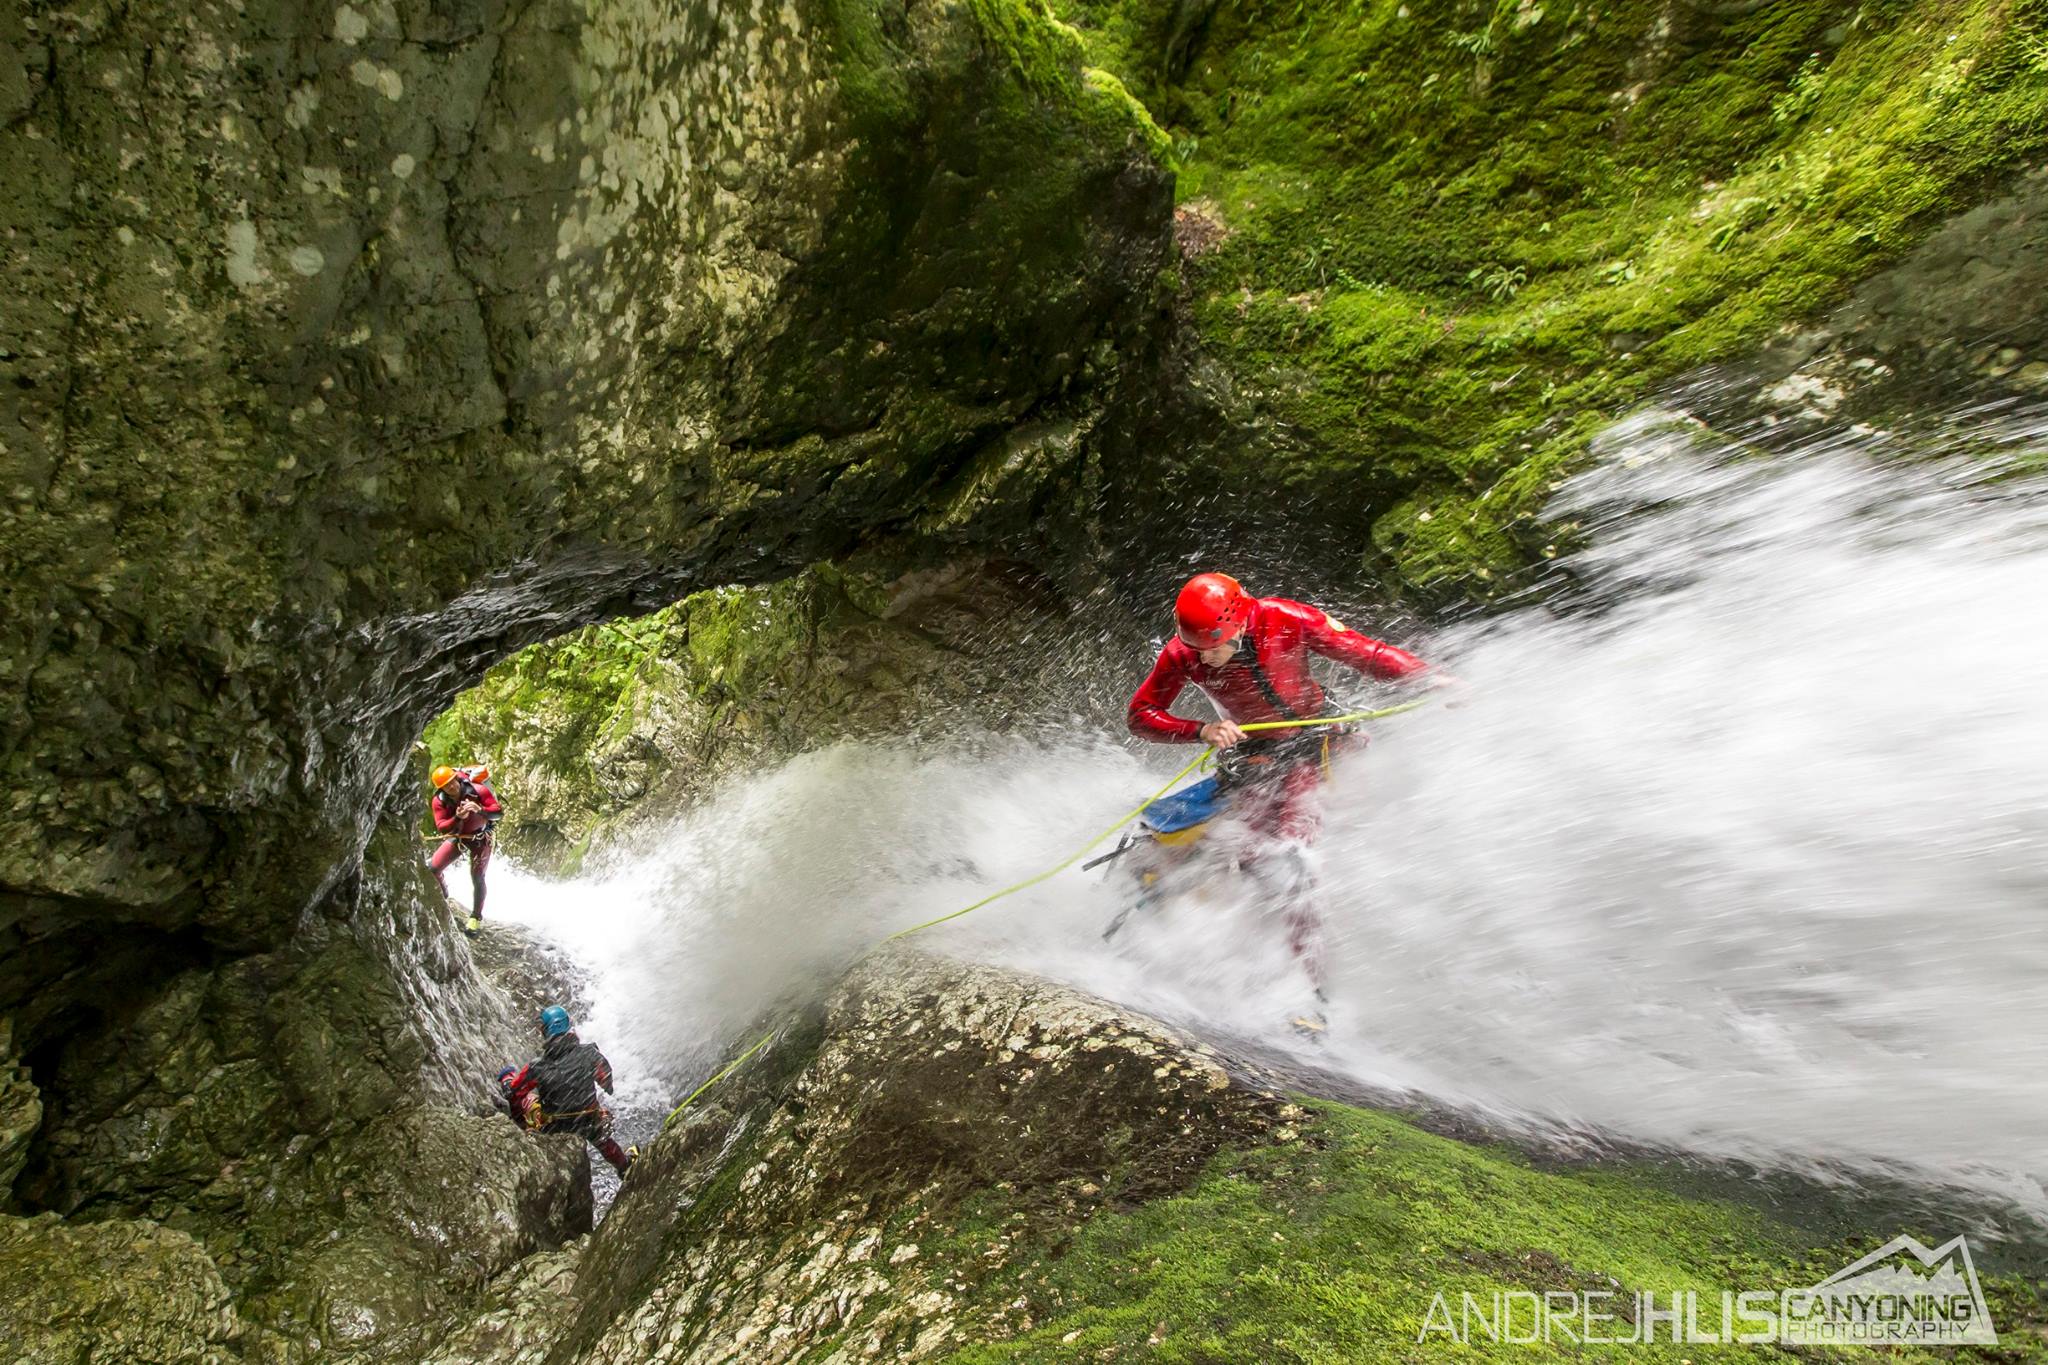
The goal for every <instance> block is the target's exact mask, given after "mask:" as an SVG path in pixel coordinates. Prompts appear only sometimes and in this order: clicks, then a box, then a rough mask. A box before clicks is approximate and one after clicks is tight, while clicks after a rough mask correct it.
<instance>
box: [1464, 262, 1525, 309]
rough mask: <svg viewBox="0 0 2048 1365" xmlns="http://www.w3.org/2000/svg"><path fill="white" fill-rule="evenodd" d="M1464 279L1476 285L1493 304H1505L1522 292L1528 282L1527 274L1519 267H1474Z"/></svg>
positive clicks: (1497, 265) (1496, 265)
mask: <svg viewBox="0 0 2048 1365" xmlns="http://www.w3.org/2000/svg"><path fill="white" fill-rule="evenodd" d="M1465 278H1466V279H1467V280H1468V281H1470V282H1472V283H1474V284H1477V285H1478V286H1479V287H1480V288H1481V289H1482V290H1484V291H1485V292H1486V296H1487V297H1488V298H1490V299H1492V300H1493V301H1494V302H1495V303H1506V302H1507V301H1508V300H1509V299H1511V298H1513V297H1514V296H1515V295H1517V294H1519V293H1521V292H1522V286H1523V285H1525V284H1527V283H1528V282H1529V272H1528V271H1526V270H1524V269H1523V268H1522V267H1521V266H1513V267H1509V266H1505V265H1500V264H1494V265H1475V266H1473V267H1472V269H1471V270H1470V271H1468V272H1466V275H1465Z"/></svg>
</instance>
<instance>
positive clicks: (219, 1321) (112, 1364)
mask: <svg viewBox="0 0 2048 1365" xmlns="http://www.w3.org/2000/svg"><path fill="white" fill-rule="evenodd" d="M0 1303H4V1304H5V1305H6V1306H7V1309H8V1311H7V1312H6V1313H0V1355H4V1356H6V1358H7V1359H8V1360H12V1361H19V1362H22V1365H74V1363H75V1362H78V1361H92V1362H94V1363H95V1365H158V1363H159V1362H163V1361H173V1360H175V1361H183V1362H191V1365H227V1362H230V1361H237V1360H242V1359H245V1358H248V1357H245V1356H244V1355H243V1354H242V1351H241V1347H242V1346H243V1345H244V1344H246V1343H247V1342H248V1341H249V1339H250V1338H249V1333H248V1331H247V1328H246V1327H245V1325H244V1324H243V1323H242V1322H241V1321H240V1319H238V1318H237V1317H236V1316H235V1311H234V1308H233V1306H232V1305H231V1303H230V1302H229V1298H228V1290H227V1286H226V1285H225V1284H223V1283H222V1282H221V1278H220V1274H219V1272H218V1271H216V1270H215V1269H214V1266H213V1263H212V1262H211V1261H209V1260H208V1259H207V1256H206V1253H205V1251H203V1250H202V1249H201V1248H200V1247H199V1245H198V1244H197V1243H196V1242H194V1241H193V1240H192V1239H191V1238H190V1237H187V1236H186V1235H185V1234H184V1233H182V1232H173V1231H171V1230H170V1229H169V1228H163V1227H158V1226H157V1225H156V1224H154V1223H130V1222H112V1223H87V1224H78V1225H67V1224H65V1223H63V1222H61V1221H59V1220H58V1219H56V1218H54V1217H51V1216H48V1215H45V1216H43V1217H41V1218H8V1217H4V1216H0Z"/></svg>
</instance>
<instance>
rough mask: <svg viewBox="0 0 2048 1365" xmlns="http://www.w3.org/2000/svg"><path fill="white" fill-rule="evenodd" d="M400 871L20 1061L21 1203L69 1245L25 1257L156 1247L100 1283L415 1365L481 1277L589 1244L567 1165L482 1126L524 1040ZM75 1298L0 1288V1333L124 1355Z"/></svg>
mask: <svg viewBox="0 0 2048 1365" xmlns="http://www.w3.org/2000/svg"><path fill="white" fill-rule="evenodd" d="M415 859H416V853H415V851H414V846H413V845H412V844H411V843H410V841H409V840H407V839H405V838H404V837H402V836H400V837H386V838H385V839H383V840H381V841H380V842H379V843H378V845H377V846H376V847H375V848H373V850H372V853H371V857H370V860H369V863H368V872H369V875H367V876H366V877H365V878H364V882H363V885H361V886H360V887H356V888H353V889H352V890H351V891H350V892H349V893H348V894H346V895H344V896H340V897H338V898H337V899H336V901H335V902H334V903H333V904H331V905H329V906H328V907H326V909H327V911H328V913H326V914H320V915H316V916H313V917H309V918H308V920H307V921H306V922H304V923H303V924H302V925H301V926H300V931H299V934H298V935H297V937H295V938H294V940H293V941H292V942H291V943H290V944H289V945H287V946H286V947H284V948H281V949H279V950H278V951H276V952H273V953H266V954H255V955H251V956H246V957H240V958H233V959H229V960H227V961H225V962H221V963H215V964H210V965H209V964H193V965H189V966H186V967H185V968H184V969H182V970H179V971H177V972H175V973H173V974H172V975H170V976H169V977H168V978H167V979H165V980H163V981H161V982H157V983H154V984H145V983H140V982H138V983H135V984H134V985H132V986H131V987H130V989H129V990H128V991H127V993H126V994H125V995H123V996H121V997H119V998H114V999H109V1000H106V1001H103V1002H101V1012H99V1013H96V1014H94V1015H91V1016H87V1017H79V1016H75V1017H72V1018H70V1019H69V1020H68V1021H67V1022H68V1023H69V1024H70V1025H71V1027H70V1028H69V1029H68V1030H67V1033H68V1037H67V1039H66V1041H64V1042H63V1043H61V1044H46V1045H45V1046H44V1048H43V1049H42V1050H41V1051H40V1052H39V1053H38V1055H37V1059H36V1068H37V1072H38V1075H39V1076H40V1077H41V1078H42V1080H43V1082H44V1085H45V1086H46V1090H45V1092H44V1094H43V1096H42V1103H43V1105H44V1112H43V1115H42V1122H41V1124H40V1125H39V1126H37V1127H35V1130H34V1134H33V1138H32V1140H30V1141H29V1142H28V1143H27V1145H26V1148H25V1151H17V1152H16V1153H15V1159H16V1160H17V1161H20V1162H21V1163H22V1169H21V1174H20V1176H19V1178H18V1179H16V1180H15V1182H14V1197H15V1200H16V1202H17V1203H18V1204H20V1205H23V1206H26V1207H28V1208H32V1209H42V1210H50V1211H52V1212H55V1213H59V1214H66V1215H70V1216H71V1222H70V1223H69V1224H68V1225H53V1224H50V1223H49V1221H48V1220H47V1219H44V1220H38V1221H36V1222H35V1223H34V1224H33V1225H32V1226H30V1227H29V1228H27V1229H17V1232H19V1233H20V1235H21V1236H22V1237H23V1238H28V1237H30V1235H31V1233H33V1239H34V1241H35V1242H36V1243H37V1244H38V1245H40V1244H42V1243H45V1242H49V1243H51V1245H52V1246H54V1247H55V1248H56V1250H53V1251H49V1252H48V1253H47V1254H50V1255H60V1254H61V1255H70V1254H72V1251H73V1250H74V1249H76V1248H81V1247H83V1248H86V1249H85V1250H77V1254H78V1255H80V1256H84V1255H87V1254H88V1252H89V1250H90V1247H91V1246H92V1245H96V1244H93V1243H90V1242H78V1241H76V1239H75V1238H73V1234H72V1233H71V1232H69V1231H66V1230H65V1229H66V1228H70V1229H84V1228H86V1227H87V1226H88V1223H87V1220H92V1222H91V1223H90V1226H92V1227H110V1228H113V1227H118V1228H131V1229H132V1228H136V1227H141V1228H145V1229H147V1228H153V1227H156V1226H158V1225H162V1227H164V1228H167V1229H172V1230H175V1232H176V1233H177V1237H178V1239H181V1240H177V1241H176V1247H175V1248H174V1250H175V1255H172V1254H171V1253H170V1252H166V1251H164V1250H163V1246H161V1245H159V1243H160V1242H161V1239H160V1238H157V1237H156V1234H155V1233H150V1234H149V1238H151V1239H155V1240H151V1241H150V1242H149V1245H148V1247H146V1248H144V1249H145V1250H147V1251H148V1255H147V1256H146V1257H141V1259H135V1258H131V1259H130V1260H129V1261H122V1262H121V1263H120V1264H119V1265H118V1266H117V1267H116V1269H115V1271H114V1272H113V1273H118V1274H125V1273H129V1272H130V1271H133V1273H135V1274H137V1275H140V1276H144V1277H146V1278H148V1280H149V1283H150V1284H151V1285H152V1286H160V1287H162V1288H163V1292H165V1293H171V1292H172V1289H173V1287H174V1286H175V1285H176V1284H188V1285H192V1284H202V1282H203V1285H212V1284H215V1283H218V1284H219V1285H222V1286H224V1291H223V1292H224V1293H225V1294H227V1295H229V1296H231V1299H232V1304H233V1316H234V1317H235V1320H236V1321H237V1322H238V1323H239V1324H241V1326H242V1327H246V1328H247V1330H248V1331H249V1332H251V1333H255V1334H257V1336H258V1337H260V1338H261V1339H262V1340H265V1341H273V1340H274V1341H275V1342H278V1343H283V1344H285V1345H289V1346H291V1347H292V1348H293V1349H301V1348H303V1349H313V1348H312V1346H311V1343H316V1342H317V1343H322V1345H321V1346H320V1348H319V1349H321V1350H323V1351H325V1352H326V1353H327V1354H328V1355H335V1354H340V1355H342V1356H343V1357H344V1358H348V1357H357V1358H364V1359H409V1358H412V1357H413V1356H415V1355H416V1354H417V1352H418V1350H419V1349H420V1347H421V1344H422V1341H423V1339H424V1338H423V1334H425V1333H428V1332H430V1331H431V1332H435V1333H437V1332H438V1331H439V1330H440V1324H441V1322H442V1320H443V1319H444V1318H445V1317H446V1316H447V1315H448V1314H449V1313H450V1312H452V1311H455V1308H456V1305H458V1304H460V1303H462V1302H463V1301H464V1300H465V1299H466V1298H467V1297H469V1296H471V1295H473V1294H475V1293H477V1292H479V1291H480V1290H481V1289H482V1288H483V1286H484V1284H485V1283H486V1282H487V1281H488V1280H490V1279H491V1278H492V1277H493V1276H495V1275H497V1274H499V1273H501V1272H503V1271H504V1270H506V1269H507V1268H509V1267H511V1266H512V1265H513V1264H515V1263H516V1262H518V1261H519V1260H520V1259H521V1258H522V1257H526V1256H529V1255H532V1254H534V1253H536V1252H541V1251H545V1250H549V1249H552V1248H555V1247H558V1246H560V1245H562V1244H563V1243H564V1242H567V1241H569V1240H570V1239H573V1238H575V1237H577V1236H579V1235H581V1234H582V1233H584V1232H587V1231H588V1230H589V1228H590V1225H591V1216H592V1209H591V1195H590V1168H589V1158H588V1155H587V1153H586V1152H585V1150H584V1147H583V1145H582V1144H581V1143H580V1142H570V1141H554V1140H548V1141H537V1140H535V1139H533V1138H530V1137H529V1136H527V1135H526V1134H524V1133H522V1132H520V1131H519V1130H518V1129H516V1128H514V1127H513V1125H512V1124H511V1123H509V1122H508V1121H506V1120H505V1119H504V1118H503V1117H500V1116H497V1115H496V1114H494V1113H493V1112H492V1110H491V1107H490V1104H489V1099H490V1093H491V1092H490V1088H489V1087H490V1076H491V1074H492V1072H493V1071H494V1070H495V1068H496V1067H497V1066H498V1065H499V1064H500V1063H502V1062H505V1061H509V1060H513V1059H515V1058H517V1057H519V1056H520V1055H522V1053H523V1051H524V1050H525V1049H526V1047H527V1044H528V1040H529V1039H530V1037H531V1028H530V1026H526V1027H522V1026H521V1025H520V1024H519V1023H517V1022H515V1021H514V1020H513V1019H512V1018H511V1017H510V1016H509V1015H508V1013H507V1009H506V1005H505V1003H504V1002H503V1000H502V999H501V998H500V997H499V996H497V995H496V994H495V993H494V992H492V991H491V990H489V989H488V988H487V987H486V986H485V985H484V983H483V980H482V978H481V977H480V976H479V975H478V973H477V972H476V970H475V968H474V967H473V966H472V964H471V962H470V960H469V956H468V948H467V940H464V939H462V938H461V937H460V936H459V935H457V934H455V933H454V932H453V926H452V924H451V923H450V921H449V914H448V912H447V911H446V909H445V908H444V907H442V906H440V905H438V904H436V903H435V902H434V901H433V900H430V899H428V898H427V897H426V896H425V895H422V894H421V892H422V891H423V889H424V888H423V887H422V886H421V885H420V883H421V881H422V878H421V874H419V873H418V872H417V871H416V870H415V869H414V868H412V867H411V866H410V864H411V863H413V862H414V860H415ZM5 1074H6V1073H5V1071H4V1070H0V1077H4V1076H5ZM4 1088H5V1087H4V1086H0V1089H4ZM34 1093H35V1092H34V1091H33V1090H30V1091H29V1092H28V1094H29V1096H30V1098H31V1099H32V1098H33V1097H34ZM0 1098H7V1099H18V1098H19V1095H18V1094H17V1093H14V1092H12V1091H10V1092H9V1093H7V1094H5V1095H0ZM17 1112H18V1111H17ZM4 1150H5V1149H4V1148H0V1151H4ZM102 1220H112V1221H102ZM136 1220H148V1221H147V1222H138V1221H136ZM53 1226H54V1227H56V1228H57V1230H56V1231H55V1232H52V1231H49V1229H50V1228H51V1227H53ZM36 1229H42V1231H36ZM84 1235H85V1234H84V1233H83V1232H82V1231H81V1232H79V1233H78V1234H77V1236H79V1237H83V1236H84ZM108 1235H109V1236H111V1235H112V1234H108ZM166 1235H168V1233H167V1234H166ZM53 1238H54V1239H55V1241H54V1242H53V1241H52V1239H53ZM66 1238H73V1240H65V1239H66ZM122 1245H124V1246H125V1245H126V1243H122ZM137 1245H138V1246H140V1245H141V1244H140V1243H138V1244H137ZM23 1254H24V1255H30V1254H31V1253H28V1252H24V1253H23ZM32 1254H33V1255H43V1254H45V1253H44V1252H43V1251H36V1252H34V1253H32ZM137 1256H138V1257H140V1256H141V1253H140V1252H138V1253H137ZM166 1257H168V1258H169V1259H168V1260H166V1259H165V1258H166ZM159 1263H161V1264H162V1265H163V1266H164V1267H167V1268H161V1269H152V1268H151V1267H152V1266H158V1265H159ZM195 1267H196V1269H195ZM194 1276H197V1279H196V1280H195V1279H194V1278H193V1277H194ZM151 1292H155V1290H154V1289H152V1291H151ZM175 1292H176V1293H177V1294H178V1295H179V1296H181V1297H180V1298H179V1302H180V1303H183V1302H185V1299H184V1297H182V1296H185V1295H186V1294H187V1291H186V1290H185V1289H177V1290H176V1291H175ZM190 1292H191V1293H193V1294H198V1293H199V1292H200V1291H199V1289H198V1288H193V1289H191V1291H190ZM211 1293H212V1290H211V1289H207V1290H206V1294H209V1295H210V1294H211ZM81 1294H83V1290H81V1289H79V1288H78V1287H77V1286H75V1285H72V1284H70V1283H69V1282H68V1281H66V1280H64V1279H63V1278H62V1277H53V1278H49V1279H47V1280H40V1281H39V1280H36V1279H33V1278H27V1277H24V1278H14V1279H9V1278H8V1277H7V1276H6V1275H5V1273H4V1272H0V1319H8V1320H13V1319H20V1320H24V1321H45V1320H47V1321H49V1322H53V1323H55V1322H65V1323H76V1324H77V1327H76V1330H77V1331H78V1332H79V1333H81V1334H82V1335H81V1336H79V1337H78V1338H77V1339H78V1340H80V1341H98V1342H100V1343H101V1344H102V1345H103V1346H105V1347H106V1348H107V1349H109V1350H111V1349H113V1347H114V1346H115V1345H116V1344H118V1343H121V1342H124V1341H126V1340H127V1339H128V1338H127V1337H126V1336H124V1335H123V1334H122V1332H121V1331H120V1330H117V1328H118V1324H115V1325H113V1326H109V1325H108V1323H107V1322H105V1321H102V1319H101V1318H100V1317H98V1316H96V1315H97V1314H99V1312H100V1309H99V1308H98V1307H96V1306H95V1305H97V1304H98V1303H99V1300H98V1299H96V1298H93V1297H92V1296H91V1295H84V1297H80V1296H81ZM202 1297H204V1296H203V1295H202ZM208 1301H209V1302H210V1300H208ZM183 1311H184V1309H182V1308H177V1307H176V1306H175V1305H174V1306H173V1307H172V1308H169V1309H167V1310H166V1312H167V1313H169V1314H170V1316H171V1317H173V1318H175V1317H177V1315H178V1314H179V1313H182V1312H183ZM94 1323H98V1324H99V1326H97V1327H95V1326H93V1324H94ZM53 1330H54V1329H53ZM66 1330H70V1329H68V1328H67V1329H66ZM237 1330H240V1328H238V1329H237ZM96 1333H99V1334H100V1335H95V1334H96ZM57 1339H60V1340H62V1339H65V1338H61V1337H60V1338H57ZM280 1349H283V1347H282V1346H281V1347H280ZM64 1358H66V1359H69V1358H71V1357H64ZM95 1358H99V1357H95ZM106 1358H108V1359H116V1358H126V1357H118V1356H107V1357H106ZM134 1358H136V1359H156V1360H174V1359H175V1360H183V1359H199V1358H203V1357H201V1356H200V1355H197V1354H193V1355H187V1354H183V1353H181V1352H179V1351H168V1352H166V1353H160V1354H156V1355H150V1354H148V1353H147V1352H144V1353H142V1354H140V1355H137V1356H135V1357H134Z"/></svg>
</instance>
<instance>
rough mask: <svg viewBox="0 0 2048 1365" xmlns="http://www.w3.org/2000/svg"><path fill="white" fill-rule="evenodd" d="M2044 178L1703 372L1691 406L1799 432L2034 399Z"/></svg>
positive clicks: (2046, 291)
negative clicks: (1806, 318)
mask: <svg viewBox="0 0 2048 1365" xmlns="http://www.w3.org/2000/svg"><path fill="white" fill-rule="evenodd" d="M2043 298H2048V170H2037V171H2034V172H2032V173H2030V174H2027V175H2024V176H2021V177H2019V178H2018V179H2017V180H2016V181H2015V182H2014V183H2013V184H2012V185H2011V186H2010V187H2009V188H2008V189H2007V191H2006V192H2005V193H2004V194H2001V195H1999V196H1998V197H1997V198H1994V199H1992V200H1990V201H1989V202H1987V203H1984V204H1981V205H1979V206H1977V207H1976V208H1973V209H1971V210H1969V211H1968V212H1965V213H1961V214H1957V215H1956V216H1955V217H1953V218H1951V219H1949V220H1948V221H1947V222H1945V223H1943V224H1942V226H1941V227H1940V228H1939V229H1937V230H1936V231H1935V232H1934V233H1932V234H1931V235H1930V236H1929V237H1928V238H1927V240H1926V241H1924V242H1922V243H1921V244H1920V245H1919V246H1918V247H1916V248H1915V249H1914V250H1913V251H1912V252H1911V253H1909V254H1908V255H1907V256H1906V257H1905V259H1904V260H1902V261H1900V262H1899V263H1898V264H1897V265H1895V266H1892V267H1890V268H1888V269H1886V270H1884V271H1881V272H1879V273H1878V274H1876V275H1874V276H1872V277H1871V278H1870V279H1868V280H1866V281H1864V283H1863V284H1862V285H1860V286H1859V287H1858V288H1857V290H1856V292H1855V293H1854V294H1853V295H1852V296H1851V297H1850V299H1849V301H1848V302H1847V303H1846V304H1844V305H1842V306H1841V307H1840V308H1838V309H1836V310H1834V311H1833V312H1832V313H1830V314H1828V316H1826V317H1825V318H1822V319H1820V320H1818V321H1816V322H1814V323H1812V324H1810V325H1806V326H1801V327H1797V328H1792V327H1788V328H1787V329H1786V331H1785V334H1784V335H1783V336H1781V337H1780V338H1778V339H1777V340H1776V341H1775V342H1774V343H1773V344H1771V345H1769V346H1767V347H1765V348H1763V349H1762V350H1761V351H1760V353H1759V354H1758V355H1757V356H1755V357H1753V358H1752V359H1751V360H1749V361H1748V362H1746V363H1745V364H1743V365H1741V366H1737V367H1733V368H1732V370H1731V371H1729V372H1726V373H1723V374H1717V375H1715V376H1713V377H1712V381H1710V383H1709V384H1708V385H1707V387H1708V388H1709V389H1710V390H1711V391H1710V392H1707V393H1703V394H1702V395H1701V402H1700V404H1699V407H1700V408H1701V410H1702V411H1703V412H1705V413H1706V414H1707V415H1708V416H1709V418H1710V419H1711V420H1714V421H1717V422H1721V423H1726V424H1730V425H1740V424H1746V423H1748V422H1761V423H1762V424H1764V425H1765V426H1766V427H1769V426H1775V425H1779V424H1789V425H1790V426H1791V427H1793V428H1794V429H1798V430H1807V429H1812V428H1814V427H1817V426H1822V425H1825V424H1827V423H1830V422H1837V421H1859V420H1860V421H1869V422H1874V423H1887V422H1891V421H1896V420H1899V419H1902V418H1906V417H1909V416H1910V415H1911V414H1913V413H1914V412H1916V411H1928V412H1933V413H1944V412H1947V411H1950V410H1952V409H1953V408H1955V407H1956V406H1957V405H1959V404H1961V403H1964V402H1969V403H1971V404H1982V405H1991V404H1997V403H1999V402H2001V401H2007V402H2009V401H2012V400H2015V399H2016V400H2019V401H2021V402H2025V403H2038V402H2040V401H2042V399H2043V398H2044V397H2048V311H2044V310H2043V308H2042V307H2041V300H2042V299H2043Z"/></svg>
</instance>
